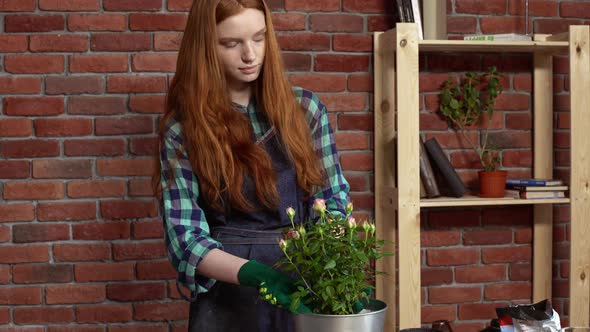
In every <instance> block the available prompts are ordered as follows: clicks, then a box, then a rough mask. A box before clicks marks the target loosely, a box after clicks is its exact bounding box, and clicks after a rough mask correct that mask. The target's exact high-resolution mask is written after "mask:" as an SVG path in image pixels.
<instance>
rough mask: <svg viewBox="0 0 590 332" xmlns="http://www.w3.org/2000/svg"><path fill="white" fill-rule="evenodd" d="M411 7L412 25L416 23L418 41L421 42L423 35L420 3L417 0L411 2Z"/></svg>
mask: <svg viewBox="0 0 590 332" xmlns="http://www.w3.org/2000/svg"><path fill="white" fill-rule="evenodd" d="M411 6H412V18H413V19H414V21H413V22H414V23H416V25H417V27H418V39H419V40H423V39H424V34H423V32H422V30H423V29H422V15H421V14H420V12H421V10H420V3H419V1H418V0H411Z"/></svg>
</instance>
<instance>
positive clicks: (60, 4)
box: [39, 0, 100, 11]
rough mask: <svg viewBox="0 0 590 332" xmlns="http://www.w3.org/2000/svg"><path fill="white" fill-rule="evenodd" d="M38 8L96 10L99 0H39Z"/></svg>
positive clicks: (98, 6) (98, 7)
mask: <svg viewBox="0 0 590 332" xmlns="http://www.w3.org/2000/svg"><path fill="white" fill-rule="evenodd" d="M39 9H41V10H54V11H97V10H99V9H100V5H99V0H39Z"/></svg>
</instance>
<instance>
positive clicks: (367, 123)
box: [338, 114, 373, 131]
mask: <svg viewBox="0 0 590 332" xmlns="http://www.w3.org/2000/svg"><path fill="white" fill-rule="evenodd" d="M338 129H339V130H363V131H372V130H373V116H372V115H370V114H339V115H338Z"/></svg>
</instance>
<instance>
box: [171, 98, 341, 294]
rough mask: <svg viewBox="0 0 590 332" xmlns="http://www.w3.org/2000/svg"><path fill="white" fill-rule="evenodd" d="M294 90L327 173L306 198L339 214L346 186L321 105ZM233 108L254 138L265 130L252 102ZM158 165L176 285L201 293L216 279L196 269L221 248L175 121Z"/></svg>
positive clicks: (264, 125)
mask: <svg viewBox="0 0 590 332" xmlns="http://www.w3.org/2000/svg"><path fill="white" fill-rule="evenodd" d="M293 91H294V94H295V97H296V98H297V100H298V101H299V102H300V104H301V106H302V107H303V108H305V109H306V110H307V113H306V120H307V121H308V123H309V126H310V128H311V134H312V140H313V144H314V149H315V151H316V152H317V154H318V156H319V158H320V159H321V162H322V165H323V167H324V169H325V172H326V177H327V178H326V181H325V184H324V186H323V187H322V188H318V190H317V192H316V193H315V194H314V195H313V196H312V197H311V199H310V203H311V202H313V200H314V199H316V198H322V199H324V200H325V201H326V207H327V209H328V210H330V211H332V212H336V211H339V212H342V213H344V211H345V207H346V204H347V203H348V199H349V196H348V195H349V190H350V188H349V185H348V182H347V181H346V179H345V178H344V175H343V174H342V168H341V167H340V162H339V160H338V152H337V150H336V143H335V141H334V134H333V131H332V128H331V126H330V123H329V120H328V113H327V110H326V107H325V106H324V105H323V104H322V103H321V102H320V101H319V99H318V97H317V96H316V95H315V94H314V93H312V92H311V91H308V90H305V89H302V88H294V89H293ZM238 111H241V112H244V113H246V114H247V115H248V117H249V119H250V121H251V122H252V128H253V130H254V134H255V135H256V137H257V138H260V137H261V136H262V135H264V133H265V132H266V131H267V130H268V129H269V128H270V126H269V124H268V123H266V122H264V120H263V119H264V118H265V117H264V116H261V115H260V113H259V112H258V110H257V109H256V107H255V106H254V104H251V105H249V106H248V107H247V108H246V107H244V108H243V109H239V110H238ZM160 164H161V168H162V173H161V186H162V189H163V192H162V205H163V217H164V231H165V240H166V247H167V251H168V257H169V259H170V261H171V263H172V265H173V266H174V268H175V269H176V270H177V271H178V278H177V280H178V282H179V283H180V284H182V285H183V286H185V287H187V288H188V289H189V290H191V291H192V292H193V295H195V294H197V293H202V292H206V291H207V290H208V289H209V288H211V287H212V286H213V284H214V283H215V280H213V279H209V278H206V277H203V276H201V275H199V274H197V273H196V268H197V266H198V265H199V263H200V262H201V260H202V259H203V257H204V256H205V255H206V254H207V253H208V252H209V251H210V250H212V249H214V248H220V249H223V247H222V245H221V243H219V242H217V241H215V240H214V239H212V238H211V237H210V232H209V224H208V223H207V220H206V217H205V213H204V211H203V210H202V209H201V208H200V207H199V205H198V203H197V201H198V198H199V185H198V183H197V178H196V176H195V174H194V173H193V170H192V167H191V165H190V162H189V160H188V155H187V153H186V151H185V150H184V148H183V137H182V131H181V126H180V124H179V123H178V122H176V121H174V120H172V121H171V122H170V123H169V124H168V128H167V131H166V134H165V135H164V140H163V142H161V146H160ZM170 174H173V176H172V177H171V176H170Z"/></svg>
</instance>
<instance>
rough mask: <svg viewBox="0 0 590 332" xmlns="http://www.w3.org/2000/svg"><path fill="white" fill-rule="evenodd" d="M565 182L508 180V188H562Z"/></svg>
mask: <svg viewBox="0 0 590 332" xmlns="http://www.w3.org/2000/svg"><path fill="white" fill-rule="evenodd" d="M562 185H563V181H561V180H555V179H506V186H531V187H532V186H535V187H539V186H562Z"/></svg>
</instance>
